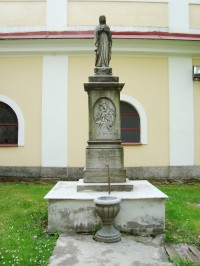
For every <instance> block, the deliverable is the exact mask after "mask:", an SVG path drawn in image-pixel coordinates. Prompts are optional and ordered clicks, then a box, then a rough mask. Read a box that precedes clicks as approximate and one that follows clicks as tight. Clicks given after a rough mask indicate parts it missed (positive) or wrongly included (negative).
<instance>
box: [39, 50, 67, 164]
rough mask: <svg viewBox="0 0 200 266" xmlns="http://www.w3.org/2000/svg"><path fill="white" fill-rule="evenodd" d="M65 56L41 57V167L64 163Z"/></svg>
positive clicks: (65, 126)
mask: <svg viewBox="0 0 200 266" xmlns="http://www.w3.org/2000/svg"><path fill="white" fill-rule="evenodd" d="M67 73H68V57H67V56H66V55H45V56H43V81H42V166H46V167H66V166H67V85H68V80H67V79H68V74H67Z"/></svg>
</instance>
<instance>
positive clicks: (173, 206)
mask: <svg viewBox="0 0 200 266" xmlns="http://www.w3.org/2000/svg"><path fill="white" fill-rule="evenodd" d="M52 187H53V185H52V184H33V183H30V184H29V183H28V184H27V183H0V265H20V266H29V265H30V266H33V265H34V266H35V265H38V266H43V265H46V264H47V263H48V260H49V257H50V256H51V254H52V251H53V248H54V246H55V242H56V237H55V236H49V235H48V234H46V233H45V229H46V225H47V201H46V200H44V199H43V198H44V196H45V195H46V193H47V192H48V191H49V190H50V189H51V188H52ZM158 188H159V189H160V190H162V191H163V192H164V193H166V194H167V195H168V196H169V199H168V200H167V203H166V241H168V242H173V243H190V244H194V245H196V246H197V247H198V248H199V247H200V207H199V204H200V185H165V186H158Z"/></svg>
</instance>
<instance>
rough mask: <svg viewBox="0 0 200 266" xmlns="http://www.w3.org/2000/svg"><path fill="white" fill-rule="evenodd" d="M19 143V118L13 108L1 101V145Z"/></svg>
mask: <svg viewBox="0 0 200 266" xmlns="http://www.w3.org/2000/svg"><path fill="white" fill-rule="evenodd" d="M13 144H15V145H16V144H18V119H17V116H16V114H15V112H14V111H13V109H12V108H11V107H10V106H9V105H8V104H6V103H4V102H0V145H13Z"/></svg>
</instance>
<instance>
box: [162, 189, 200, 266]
mask: <svg viewBox="0 0 200 266" xmlns="http://www.w3.org/2000/svg"><path fill="white" fill-rule="evenodd" d="M157 187H158V188H159V189H160V190H161V191H163V192H164V193H166V194H167V195H168V197H169V199H168V200H167V201H166V226H165V227H166V241H167V242H171V243H187V244H193V245H195V246H196V247H197V248H200V185H165V186H163V185H160V186H157ZM177 265H178V264H177Z"/></svg>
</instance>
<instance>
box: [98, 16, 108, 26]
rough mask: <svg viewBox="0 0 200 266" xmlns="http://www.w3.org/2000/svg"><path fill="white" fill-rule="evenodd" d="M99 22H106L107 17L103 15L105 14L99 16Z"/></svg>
mask: <svg viewBox="0 0 200 266" xmlns="http://www.w3.org/2000/svg"><path fill="white" fill-rule="evenodd" d="M99 23H100V24H106V17H105V16H103V15H102V16H100V17H99Z"/></svg>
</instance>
